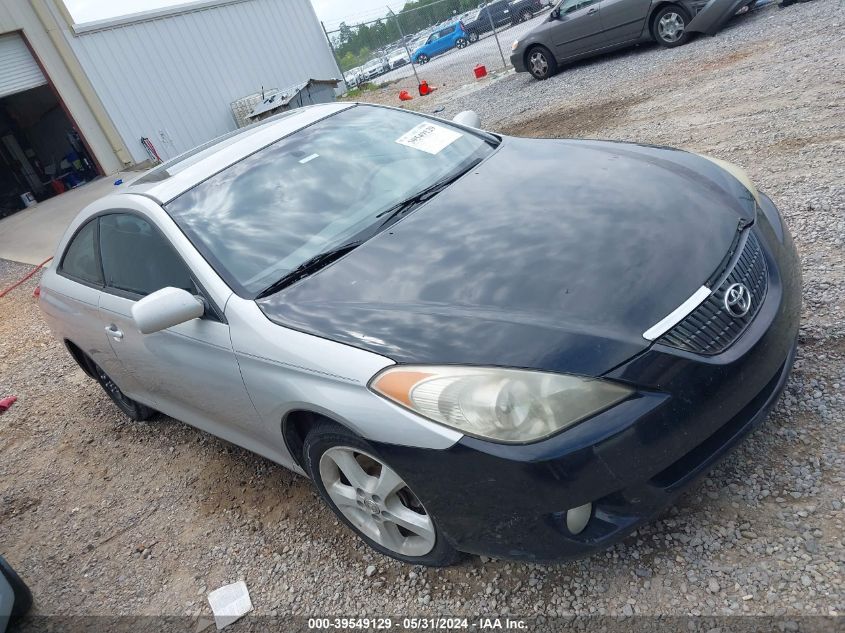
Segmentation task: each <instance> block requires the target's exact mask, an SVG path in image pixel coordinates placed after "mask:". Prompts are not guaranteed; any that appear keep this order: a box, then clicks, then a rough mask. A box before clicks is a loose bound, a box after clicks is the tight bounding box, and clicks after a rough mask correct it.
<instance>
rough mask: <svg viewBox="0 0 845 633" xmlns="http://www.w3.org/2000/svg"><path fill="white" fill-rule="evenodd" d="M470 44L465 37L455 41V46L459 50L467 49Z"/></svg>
mask: <svg viewBox="0 0 845 633" xmlns="http://www.w3.org/2000/svg"><path fill="white" fill-rule="evenodd" d="M468 44H469V42H468V41H467V40H466V38H465V37H459V38H458V39H457V40H455V46H456V47H457V48H466V47H467V45H468Z"/></svg>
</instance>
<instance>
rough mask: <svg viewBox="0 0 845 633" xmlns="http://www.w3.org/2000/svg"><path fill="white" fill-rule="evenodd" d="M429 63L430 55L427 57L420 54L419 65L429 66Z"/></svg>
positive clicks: (418, 57)
mask: <svg viewBox="0 0 845 633" xmlns="http://www.w3.org/2000/svg"><path fill="white" fill-rule="evenodd" d="M428 61H429V56H428V55H426V54H425V53H420V54H419V55H418V56H417V63H418V64H427V63H428Z"/></svg>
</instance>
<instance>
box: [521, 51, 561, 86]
mask: <svg viewBox="0 0 845 633" xmlns="http://www.w3.org/2000/svg"><path fill="white" fill-rule="evenodd" d="M538 56H539V57H538ZM535 61H536V62H538V63H535ZM540 64H542V65H540ZM525 65H526V67H527V68H528V72H530V73H531V75H532V76H533V77H534V79H537V80H539V81H545V80H546V79H548V78H549V77H551V76H552V75H554V74H555V73H556V72H557V69H558V67H557V60H556V59H555V56H554V55H552V52H551V51H550V50H549V49H548V48H546V47H545V46H532V47H531V48H529V49H528V52H526V53H525Z"/></svg>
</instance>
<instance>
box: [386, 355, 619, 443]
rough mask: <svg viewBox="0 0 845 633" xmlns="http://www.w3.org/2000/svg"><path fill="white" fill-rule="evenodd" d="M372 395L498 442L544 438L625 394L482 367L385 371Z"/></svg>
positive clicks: (574, 380)
mask: <svg viewBox="0 0 845 633" xmlns="http://www.w3.org/2000/svg"><path fill="white" fill-rule="evenodd" d="M370 388H371V389H373V391H375V392H376V393H378V394H380V395H382V396H384V397H385V398H388V399H389V400H392V401H393V402H395V403H397V404H399V405H402V406H403V407H406V408H408V409H411V410H412V411H414V412H416V413H418V414H420V415H422V416H424V417H426V418H428V419H430V420H434V421H435V422H439V423H440V424H444V425H446V426H449V427H452V428H454V429H457V430H459V431H462V432H464V433H466V434H468V435H475V436H478V437H482V438H486V439H490V440H494V441H497V442H531V441H535V440H540V439H543V438H544V437H548V436H550V435H553V434H554V433H557V432H558V431H560V430H562V429H565V428H567V427H569V426H572V425H573V424H576V423H577V422H580V421H581V420H583V419H585V418H587V417H589V416H591V415H594V414H596V413H598V412H600V411H602V410H604V409H607V408H608V407H610V406H612V405H614V404H616V403H617V402H620V401H622V400H624V399H625V398H627V397H628V396H630V395H631V394H632V393H633V391H632V390H631V389H628V388H627V387H624V386H622V385H619V384H616V383H612V382H607V381H604V380H598V379H593V378H580V377H578V376H565V375H562V374H546V373H541V372H535V371H525V370H519V369H497V368H484V367H453V366H444V367H428V366H417V367H410V366H399V367H390V368H388V369H386V370H385V371H383V372H381V373H380V374H378V375H377V376H376V377H375V378H374V379H373V380H372V382H371V383H370Z"/></svg>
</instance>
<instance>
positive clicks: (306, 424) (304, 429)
mask: <svg viewBox="0 0 845 633" xmlns="http://www.w3.org/2000/svg"><path fill="white" fill-rule="evenodd" d="M320 422H330V423H332V424H337V425H338V426H342V427H343V428H345V429H346V430H348V431H350V432H351V433H355V431H354V430H353V429H351V428H349V425H348V424H344V423H343V422H341V421H340V420H338V419H337V418H334V417H331V416H329V415H326V414H325V413H321V412H319V411H315V410H313V409H306V408H299V409H293V410H291V411H288V412H287V413H286V414H285V416H284V417H283V418H282V438H283V439H284V442H285V448H287V449H288V452H289V453H290V455H291V457H292V458H293V460H294V461H295V462H296V465H297V466H299V467H300V468H301V469H302V470H303V471H304V472H306V473H307V472H308V471H307V470H306V469H305V462H304V459H303V457H304V456H303V454H302V448H303V446H304V445H305V436H306V435H308V431H310V430H311V428H312V427H314V426H315V425H317V424H318V423H320ZM355 434H356V435H358V434H357V433H355Z"/></svg>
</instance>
